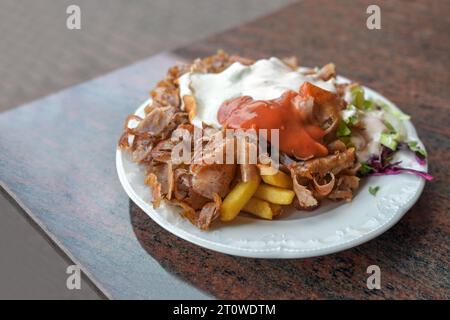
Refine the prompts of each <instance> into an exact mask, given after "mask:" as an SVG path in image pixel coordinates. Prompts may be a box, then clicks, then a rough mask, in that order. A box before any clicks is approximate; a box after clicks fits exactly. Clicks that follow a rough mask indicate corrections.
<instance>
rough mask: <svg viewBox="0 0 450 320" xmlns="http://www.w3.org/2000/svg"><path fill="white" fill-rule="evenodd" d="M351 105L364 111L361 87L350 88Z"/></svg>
mask: <svg viewBox="0 0 450 320" xmlns="http://www.w3.org/2000/svg"><path fill="white" fill-rule="evenodd" d="M351 96H352V104H353V105H355V106H356V107H357V108H358V109H364V89H363V87H361V86H357V87H354V88H352V90H351Z"/></svg>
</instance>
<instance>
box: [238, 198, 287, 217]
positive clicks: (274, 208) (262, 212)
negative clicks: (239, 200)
mask: <svg viewBox="0 0 450 320" xmlns="http://www.w3.org/2000/svg"><path fill="white" fill-rule="evenodd" d="M242 211H245V212H248V213H252V214H254V215H255V216H258V217H260V218H262V219H267V220H272V219H273V218H274V217H276V216H277V215H278V214H280V213H281V206H280V205H277V204H273V203H270V202H267V201H264V200H261V199H257V198H250V200H248V201H247V203H246V204H245V206H244V207H243V208H242Z"/></svg>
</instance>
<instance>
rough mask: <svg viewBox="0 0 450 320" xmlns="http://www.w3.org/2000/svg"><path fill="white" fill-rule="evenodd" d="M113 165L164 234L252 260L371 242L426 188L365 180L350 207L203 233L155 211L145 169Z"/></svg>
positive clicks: (248, 220)
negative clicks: (371, 189)
mask: <svg viewBox="0 0 450 320" xmlns="http://www.w3.org/2000/svg"><path fill="white" fill-rule="evenodd" d="M341 79H342V80H345V78H340V79H339V80H341ZM365 90H366V94H367V95H368V96H369V97H372V98H376V99H380V100H382V101H384V102H386V103H388V104H390V105H392V106H394V105H393V103H392V102H390V101H388V100H387V99H386V98H384V97H383V96H381V95H380V94H378V93H376V92H375V91H373V90H370V89H368V88H365ZM148 102H149V101H146V102H145V103H144V104H142V105H141V106H140V107H139V108H138V110H137V111H136V114H137V115H143V112H144V111H143V110H144V107H145V106H146V105H147V104H148ZM394 107H395V106H394ZM405 126H406V130H407V134H408V138H409V139H414V140H418V141H419V139H418V137H417V133H416V130H415V129H414V126H413V125H412V123H411V122H410V121H405ZM422 146H423V145H422ZM398 156H399V158H401V160H403V163H402V165H403V166H405V167H411V168H415V169H419V170H425V171H426V170H427V166H420V165H419V164H418V163H417V162H416V161H415V160H414V157H413V156H412V155H410V154H407V153H401V152H400V153H399V155H398ZM116 166H117V172H118V174H119V179H120V182H121V183H122V186H123V188H124V189H125V191H126V193H127V194H128V196H129V197H130V198H131V199H132V200H133V201H134V202H135V203H136V204H137V205H138V206H139V207H140V208H141V209H142V210H143V211H144V212H146V213H147V214H148V215H149V216H150V218H152V219H153V220H154V221H156V223H158V224H159V225H160V226H162V227H163V228H164V229H166V230H167V231H169V232H172V233H173V234H175V235H176V236H178V237H180V238H183V239H185V240H187V241H190V242H192V243H195V244H197V245H199V246H202V247H205V248H208V249H211V250H215V251H219V252H223V253H227V254H232V255H237V256H243V257H255V258H306V257H314V256H320V255H325V254H330V253H334V252H338V251H341V250H345V249H349V248H352V247H354V246H357V245H359V244H362V243H364V242H366V241H369V240H371V239H373V238H375V237H377V236H379V235H380V234H382V233H383V232H385V231H386V230H388V229H389V228H391V227H392V226H393V225H394V224H395V223H396V222H397V221H399V220H400V218H401V217H402V216H403V215H404V214H405V213H406V212H407V211H408V210H409V209H410V208H411V207H412V205H413V204H414V203H415V202H416V201H417V199H418V198H419V196H420V194H421V193H422V190H423V187H424V184H425V183H424V180H423V179H421V178H419V177H416V176H413V175H409V174H400V175H394V176H382V177H369V178H365V179H362V180H361V186H360V188H359V190H358V192H357V194H355V197H354V199H353V201H352V202H350V203H346V202H339V203H331V202H328V203H324V204H322V205H321V207H320V208H319V209H317V210H315V211H312V212H305V211H297V210H295V209H293V210H291V211H290V212H289V213H287V214H283V215H282V217H280V218H279V219H276V220H273V221H265V220H260V219H256V218H253V217H251V216H248V215H245V214H244V215H240V216H238V217H237V218H236V219H235V220H234V221H233V222H230V223H222V222H215V223H214V224H213V226H212V228H211V230H209V231H201V230H199V229H197V228H196V227H195V226H193V225H192V224H191V223H190V222H189V221H188V220H186V219H184V218H182V217H181V215H180V214H179V208H177V207H175V206H173V205H170V204H162V205H161V206H160V207H159V208H158V209H156V210H155V209H153V207H152V204H151V196H150V190H149V188H148V186H146V185H145V184H144V171H143V168H142V167H141V166H139V165H137V164H136V163H134V162H132V161H131V160H130V156H129V155H128V154H127V153H124V152H122V151H121V150H117V153H116ZM369 186H380V189H379V191H378V193H377V195H376V196H375V197H374V196H372V195H371V194H370V193H369V192H368V188H369Z"/></svg>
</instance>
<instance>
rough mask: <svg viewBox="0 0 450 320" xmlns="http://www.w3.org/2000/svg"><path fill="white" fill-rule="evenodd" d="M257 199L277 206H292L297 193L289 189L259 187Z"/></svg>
mask: <svg viewBox="0 0 450 320" xmlns="http://www.w3.org/2000/svg"><path fill="white" fill-rule="evenodd" d="M255 197H256V198H259V199H261V200H266V201H269V202H271V203H275V204H284V205H287V204H291V203H292V200H293V199H294V197H295V193H294V191H292V190H289V189H283V188H278V187H274V186H270V185H268V184H261V185H259V187H258V189H257V190H256V192H255Z"/></svg>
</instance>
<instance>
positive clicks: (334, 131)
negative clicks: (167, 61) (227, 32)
mask: <svg viewBox="0 0 450 320" xmlns="http://www.w3.org/2000/svg"><path fill="white" fill-rule="evenodd" d="M408 118H409V117H408V116H407V115H406V114H404V113H402V112H401V111H400V110H399V109H397V108H396V107H395V106H393V105H390V104H387V103H385V102H384V101H378V100H374V99H371V98H370V97H369V96H368V95H367V93H366V92H365V90H364V88H363V87H362V86H360V85H359V84H357V83H352V82H350V81H343V80H340V79H339V78H338V77H337V76H336V71H335V66H334V65H333V64H331V63H330V64H327V65H325V66H324V67H322V68H303V67H298V65H297V62H296V59H295V58H287V59H278V58H274V57H272V58H269V59H260V60H251V59H247V58H243V57H239V56H233V55H228V54H227V53H225V52H223V51H219V52H218V53H217V54H215V55H213V56H210V57H206V58H204V59H197V60H195V61H194V62H193V63H191V64H180V65H177V66H174V67H172V68H170V69H169V70H168V72H167V75H166V77H165V78H164V79H163V80H161V81H160V82H159V83H158V84H157V85H156V87H155V88H154V89H153V90H152V92H151V101H150V102H149V104H148V105H147V106H146V107H145V115H144V116H143V117H140V116H138V115H130V116H128V117H127V118H126V120H125V125H124V130H123V134H122V136H121V137H120V139H119V148H121V149H122V150H123V151H126V152H128V153H129V154H130V155H131V157H132V159H133V160H134V161H135V162H136V163H138V164H140V165H141V166H143V168H145V177H143V179H144V181H145V183H146V184H147V185H148V186H149V188H150V192H151V195H152V202H153V206H154V207H155V208H157V207H158V206H160V205H161V202H162V201H167V202H169V203H171V204H173V205H176V206H178V207H180V208H181V211H182V215H183V216H184V217H186V218H187V219H188V220H189V221H190V222H191V223H192V224H194V225H195V226H197V227H198V228H200V229H202V230H207V229H208V228H209V227H210V226H211V224H212V223H213V222H214V221H217V220H221V221H223V222H227V221H231V220H233V219H235V218H236V217H237V216H238V215H239V214H240V213H241V212H247V213H249V214H251V215H253V216H256V217H259V218H262V219H267V220H272V219H274V218H276V217H278V216H280V215H282V212H283V209H284V208H286V207H287V206H294V207H295V208H297V209H298V210H313V209H315V208H317V207H319V206H320V205H321V203H324V202H325V201H329V200H332V201H341V200H345V201H351V200H352V198H353V196H354V194H355V191H356V190H357V189H358V188H359V184H360V179H361V178H364V177H366V176H371V175H392V174H403V173H407V174H414V175H417V176H420V177H422V178H424V179H427V180H431V179H432V177H431V176H430V175H429V174H428V173H426V172H425V171H423V170H420V169H421V167H420V166H421V165H424V164H425V161H426V156H427V154H426V152H425V149H424V147H423V146H422V145H421V143H420V142H419V141H415V140H412V139H410V138H409V136H408V132H407V129H406V126H405V124H404V121H405V120H407V119H408ZM199 132H200V133H199ZM230 132H231V134H230ZM401 152H409V153H412V154H414V155H415V156H416V158H417V162H418V164H419V167H414V166H411V165H410V164H406V165H405V164H404V163H402V162H401V161H400V160H398V157H397V156H398V154H399V153H401ZM254 155H256V156H255V157H253V156H254ZM218 160H219V161H218ZM377 191H378V190H377ZM370 192H371V193H372V194H375V193H376V192H373V190H372V191H370Z"/></svg>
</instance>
